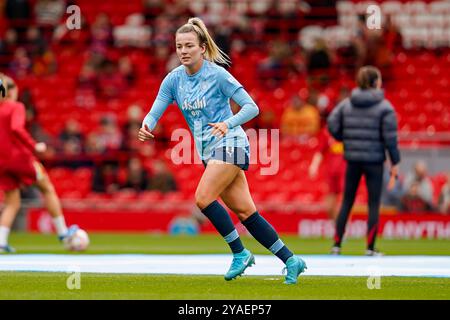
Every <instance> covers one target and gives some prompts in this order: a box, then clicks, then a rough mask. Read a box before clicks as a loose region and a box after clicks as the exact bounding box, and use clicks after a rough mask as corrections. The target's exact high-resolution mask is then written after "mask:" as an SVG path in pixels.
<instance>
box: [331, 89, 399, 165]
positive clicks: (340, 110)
mask: <svg viewBox="0 0 450 320" xmlns="http://www.w3.org/2000/svg"><path fill="white" fill-rule="evenodd" d="M327 123H328V130H329V131H330V133H331V135H332V136H333V137H334V138H335V139H336V140H338V141H343V142H344V156H345V159H346V160H347V161H356V162H367V163H383V162H384V161H385V160H386V154H385V153H386V152H385V150H386V149H387V151H388V153H389V157H390V159H391V162H392V164H394V165H395V164H397V163H399V162H400V152H399V150H398V144H397V117H396V114H395V111H394V108H393V107H392V105H391V103H390V102H389V101H388V100H386V99H385V98H384V93H383V91H382V90H378V89H368V90H361V89H359V88H356V89H353V91H352V93H351V96H350V98H347V99H344V100H343V101H342V102H341V103H339V104H338V105H337V106H336V107H335V108H334V110H333V111H332V112H331V114H330V115H329V117H328V119H327Z"/></svg>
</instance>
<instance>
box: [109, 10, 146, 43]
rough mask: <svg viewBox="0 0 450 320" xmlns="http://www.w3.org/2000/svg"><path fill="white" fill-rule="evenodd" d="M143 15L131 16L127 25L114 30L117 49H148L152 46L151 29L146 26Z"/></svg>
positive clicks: (127, 20)
mask: <svg viewBox="0 0 450 320" xmlns="http://www.w3.org/2000/svg"><path fill="white" fill-rule="evenodd" d="M144 22H145V18H144V16H143V15H142V14H141V13H133V14H131V15H129V16H128V17H127V18H126V20H125V24H124V25H121V26H117V27H115V28H114V31H113V34H114V42H115V45H116V46H117V47H136V48H147V47H149V46H150V38H151V29H150V27H149V26H146V25H145V24H144Z"/></svg>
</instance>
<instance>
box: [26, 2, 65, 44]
mask: <svg viewBox="0 0 450 320" xmlns="http://www.w3.org/2000/svg"><path fill="white" fill-rule="evenodd" d="M65 12H66V4H65V1H63V0H37V2H36V4H35V6H34V15H35V18H36V23H37V24H38V26H39V27H40V28H41V30H42V32H43V36H44V38H45V39H46V40H48V41H50V40H51V38H52V37H53V31H54V29H55V28H56V27H57V26H58V24H59V22H60V20H61V18H62V17H63V15H64V13H65Z"/></svg>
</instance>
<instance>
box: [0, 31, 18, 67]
mask: <svg viewBox="0 0 450 320" xmlns="http://www.w3.org/2000/svg"><path fill="white" fill-rule="evenodd" d="M17 48H18V36H17V32H16V30H14V29H12V28H10V29H8V30H6V32H5V36H4V39H0V67H3V68H6V67H8V63H9V61H10V59H11V57H12V56H13V55H14V52H15V51H16V49H17Z"/></svg>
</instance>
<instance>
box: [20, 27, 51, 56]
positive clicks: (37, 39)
mask: <svg viewBox="0 0 450 320" xmlns="http://www.w3.org/2000/svg"><path fill="white" fill-rule="evenodd" d="M25 43H26V44H25V49H26V50H27V53H28V55H29V56H30V57H31V58H35V57H37V56H40V55H41V54H43V52H45V51H46V48H47V42H46V41H45V40H44V38H43V37H42V35H41V31H40V30H39V28H37V27H35V26H31V27H29V28H28V30H27V33H26V39H25Z"/></svg>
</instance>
